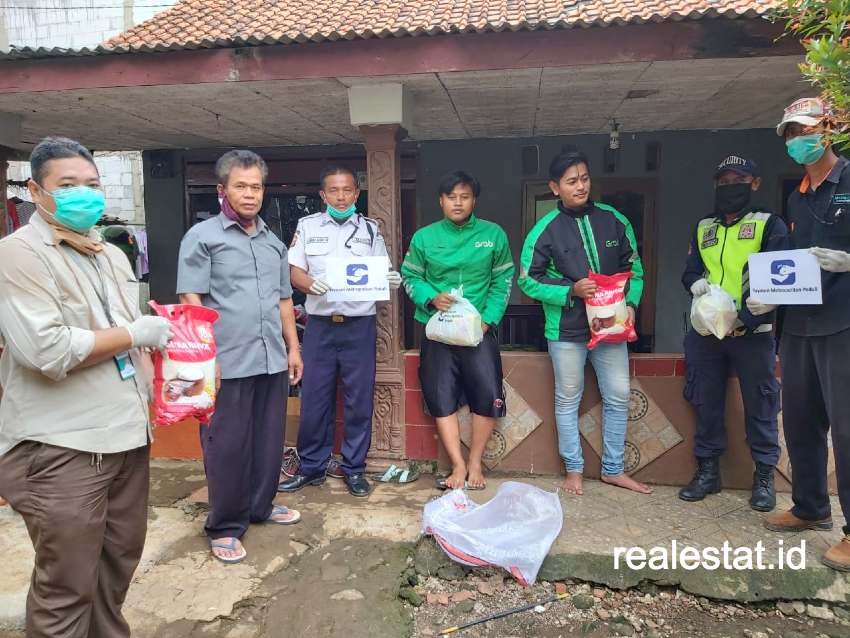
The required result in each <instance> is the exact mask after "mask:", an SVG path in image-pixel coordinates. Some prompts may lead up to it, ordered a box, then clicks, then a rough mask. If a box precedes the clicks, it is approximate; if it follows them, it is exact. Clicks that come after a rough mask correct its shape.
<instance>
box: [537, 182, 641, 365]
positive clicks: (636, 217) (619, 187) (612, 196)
mask: <svg viewBox="0 0 850 638" xmlns="http://www.w3.org/2000/svg"><path fill="white" fill-rule="evenodd" d="M591 198H592V199H593V200H594V201H598V202H602V203H604V204H608V205H609V206H613V207H614V208H616V209H617V210H618V211H620V212H621V213H622V214H623V215H625V216H626V218H627V219H628V220H629V223H631V225H632V229H633V230H634V232H635V238H636V240H637V244H638V253H639V254H640V257H641V261H642V262H643V269H644V288H643V301H642V303H641V305H640V307H639V308H638V311H637V329H638V340H637V341H636V342H634V343H630V344H629V348H630V349H631V350H632V351H633V352H652V351H653V349H654V346H655V291H656V281H657V262H658V259H657V252H656V250H657V243H656V242H657V232H656V217H657V216H656V202H657V201H658V182H657V180H655V179H643V178H626V177H599V178H594V179H593V182H592V188H591ZM557 205H558V198H557V197H556V196H555V195H553V194H552V191H551V190H550V189H549V183H548V182H546V181H541V180H538V181H529V182H526V183H525V184H524V185H523V229H522V230H523V237H525V236H526V235H527V234H528V233H529V232H530V231H531V229H532V227H533V226H534V224H536V223H537V222H538V221H539V220H540V219H541V218H542V217H544V216H545V215H546V214H547V213H549V212H550V211H551V210H553V209H554V208H555V207H556V206H557ZM534 303H535V302H534V301H533V300H532V299H530V298H528V297H526V296H525V295H523V304H522V305H523V306H527V305H529V304H534Z"/></svg>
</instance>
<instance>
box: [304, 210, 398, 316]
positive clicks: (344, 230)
mask: <svg viewBox="0 0 850 638" xmlns="http://www.w3.org/2000/svg"><path fill="white" fill-rule="evenodd" d="M381 256H384V257H386V256H387V247H386V245H385V244H384V238H383V237H382V236H381V231H380V230H379V229H378V223H377V222H376V221H374V220H372V219H368V218H367V217H363V216H362V215H360V214H358V213H355V214H354V215H352V216H351V217H349V218H348V219H347V220H345V222H344V223H343V224H338V223H337V222H336V221H334V219H333V218H332V217H331V216H330V215H328V214H327V213H315V214H314V215H308V216H307V217H302V218H301V219H300V220H298V228H297V229H296V230H295V236H294V237H293V238H292V246H290V248H289V264H290V265H291V266H297V267H298V268H301V269H302V270H306V271H307V273H308V274H309V275H310V276H311V277H312V278H313V279H324V278H325V273H326V267H325V260H326V259H327V258H328V257H381ZM306 307H307V308H306V309H307V314H308V315H322V316H326V317H327V316H330V315H334V314H340V315H346V316H348V317H363V316H367V315H374V314H375V302H373V301H328V299H327V295H311V294H308V295H307V303H306Z"/></svg>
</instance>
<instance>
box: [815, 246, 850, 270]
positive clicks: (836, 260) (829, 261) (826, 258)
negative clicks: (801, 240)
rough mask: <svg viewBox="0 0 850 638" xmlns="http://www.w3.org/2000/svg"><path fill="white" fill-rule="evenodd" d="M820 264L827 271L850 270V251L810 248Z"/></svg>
mask: <svg viewBox="0 0 850 638" xmlns="http://www.w3.org/2000/svg"><path fill="white" fill-rule="evenodd" d="M809 252H810V253H811V254H813V255H814V256H815V257H816V258H817V260H818V263H819V264H820V267H821V268H823V269H824V270H826V271H827V272H850V253H845V252H844V251H843V250H830V249H829V248H818V247H817V246H815V247H814V248H809Z"/></svg>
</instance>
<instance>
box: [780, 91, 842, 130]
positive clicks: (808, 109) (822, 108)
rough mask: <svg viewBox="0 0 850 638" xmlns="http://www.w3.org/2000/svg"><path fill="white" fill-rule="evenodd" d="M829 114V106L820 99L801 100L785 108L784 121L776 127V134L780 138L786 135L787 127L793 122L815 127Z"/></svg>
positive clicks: (808, 98) (806, 98) (805, 98)
mask: <svg viewBox="0 0 850 638" xmlns="http://www.w3.org/2000/svg"><path fill="white" fill-rule="evenodd" d="M829 114H830V110H829V106H827V104H826V102H824V101H823V100H822V99H820V98H819V97H804V98H800V99H799V100H797V101H796V102H794V103H793V104H791V105H789V106H787V107H786V108H785V111H784V112H783V113H782V121H781V122H780V123H779V124H778V125H777V127H776V134H777V135H778V136H779V137H782V136H783V135H785V127H786V126H788V125H789V124H790V123H791V122H797V123H798V124H802V125H803V126H815V125H816V124H820V123H821V120H823V118H825V117H826V116H827V115H829Z"/></svg>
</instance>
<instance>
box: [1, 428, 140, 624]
mask: <svg viewBox="0 0 850 638" xmlns="http://www.w3.org/2000/svg"><path fill="white" fill-rule="evenodd" d="M149 457H150V447H149V446H145V447H141V448H137V449H135V450H130V451H128V452H120V453H117V454H104V455H103V456H102V459H101V461H100V462H98V461H97V460H96V458H95V456H94V455H92V454H90V453H86V452H79V451H76V450H70V449H68V448H62V447H56V446H53V445H47V444H44V443H36V442H34V441H24V442H23V443H20V444H19V445H17V446H16V447H15V448H13V449H12V450H10V451H9V452H8V453H6V454H5V455H4V456H2V457H0V494H2V495H3V496H4V497H5V498H6V499H7V500H8V501H9V503H10V505H11V506H12V508H13V509H14V510H15V511H16V512H18V513H19V514H20V515H21V516H22V517H23V519H24V522H25V523H26V525H27V530H28V531H29V535H30V538H31V539H32V544H33V547H34V549H35V568H34V569H33V573H32V582H31V584H30V590H29V595H28V596H27V619H26V629H27V632H26V633H27V638H125V637H127V636H129V635H130V628H129V626H128V625H127V621H126V620H124V617H123V616H122V615H121V605H122V604H123V603H124V598H125V596H126V595H127V589H128V587H129V586H130V580H131V579H132V577H133V572H134V571H135V569H136V566H137V565H138V564H139V559H140V558H141V556H142V549H143V547H144V544H145V534H146V533H147V503H148V487H149V476H150V464H149Z"/></svg>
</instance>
